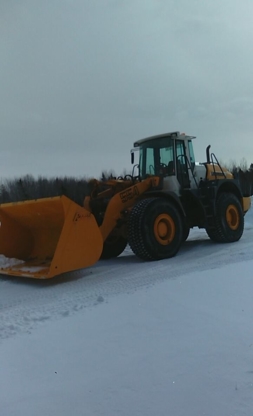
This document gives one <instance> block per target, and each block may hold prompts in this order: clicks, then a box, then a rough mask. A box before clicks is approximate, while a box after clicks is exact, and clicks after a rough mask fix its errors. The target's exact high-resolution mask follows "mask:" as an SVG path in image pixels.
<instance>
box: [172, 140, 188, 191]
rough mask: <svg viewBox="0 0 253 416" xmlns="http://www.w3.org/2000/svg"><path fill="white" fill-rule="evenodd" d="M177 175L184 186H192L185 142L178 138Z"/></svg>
mask: <svg viewBox="0 0 253 416" xmlns="http://www.w3.org/2000/svg"><path fill="white" fill-rule="evenodd" d="M175 145H176V176H177V180H178V182H179V183H180V185H181V187H182V188H190V180H189V172H188V166H187V157H186V150H185V142H184V141H183V140H176V143H175Z"/></svg>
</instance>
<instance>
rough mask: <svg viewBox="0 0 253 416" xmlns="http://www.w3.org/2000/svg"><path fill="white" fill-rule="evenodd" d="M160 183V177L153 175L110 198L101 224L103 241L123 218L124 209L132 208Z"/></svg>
mask: <svg viewBox="0 0 253 416" xmlns="http://www.w3.org/2000/svg"><path fill="white" fill-rule="evenodd" d="M159 183H160V178H159V177H157V176H153V177H150V178H147V179H144V180H143V181H141V182H137V183H135V184H134V185H132V186H130V187H128V188H127V189H125V190H123V191H121V192H118V193H116V194H115V195H114V196H113V197H112V198H111V199H110V201H109V203H108V205H107V208H106V211H105V214H104V219H103V222H102V225H101V226H100V232H101V234H102V238H103V241H105V240H106V238H107V237H108V236H109V234H110V233H111V231H112V230H113V229H114V228H115V227H116V225H117V222H118V220H119V219H121V218H123V214H124V211H126V210H127V209H129V208H131V207H132V206H133V205H134V204H135V202H136V201H137V199H139V198H140V197H141V196H142V195H143V194H144V193H145V192H147V191H148V190H151V189H152V188H157V186H159Z"/></svg>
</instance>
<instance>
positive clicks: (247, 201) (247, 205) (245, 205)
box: [242, 196, 251, 213]
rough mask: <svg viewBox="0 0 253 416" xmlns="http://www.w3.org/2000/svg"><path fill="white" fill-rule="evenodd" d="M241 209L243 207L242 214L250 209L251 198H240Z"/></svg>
mask: <svg viewBox="0 0 253 416" xmlns="http://www.w3.org/2000/svg"><path fill="white" fill-rule="evenodd" d="M242 207H243V212H244V213H246V212H247V211H248V210H249V209H250V207H251V197H250V196H247V197H244V198H242Z"/></svg>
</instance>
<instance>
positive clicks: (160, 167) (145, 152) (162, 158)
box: [140, 137, 174, 178]
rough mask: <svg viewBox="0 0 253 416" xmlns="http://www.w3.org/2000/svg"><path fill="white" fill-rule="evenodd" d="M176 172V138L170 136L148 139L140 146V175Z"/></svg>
mask: <svg viewBox="0 0 253 416" xmlns="http://www.w3.org/2000/svg"><path fill="white" fill-rule="evenodd" d="M173 173H174V140H172V139H171V138H169V137H164V138H161V139H154V140H148V141H147V142H144V143H143V144H142V145H141V147H140V176H141V177H142V178H145V177H146V176H147V175H166V174H167V175H169V174H173Z"/></svg>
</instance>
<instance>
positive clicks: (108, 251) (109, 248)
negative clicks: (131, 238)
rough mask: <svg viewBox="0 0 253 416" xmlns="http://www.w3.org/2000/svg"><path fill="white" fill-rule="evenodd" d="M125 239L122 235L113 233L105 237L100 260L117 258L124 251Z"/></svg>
mask: <svg viewBox="0 0 253 416" xmlns="http://www.w3.org/2000/svg"><path fill="white" fill-rule="evenodd" d="M126 245H127V239H126V238H125V237H123V236H122V235H114V234H113V233H112V234H110V235H109V237H107V239H106V240H105V242H104V246H103V251H102V254H101V256H100V259H103V260H108V259H112V258H113V257H118V256H119V255H120V254H121V253H123V251H124V250H125V248H126Z"/></svg>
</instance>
